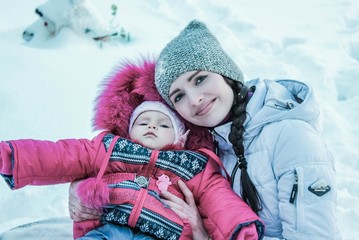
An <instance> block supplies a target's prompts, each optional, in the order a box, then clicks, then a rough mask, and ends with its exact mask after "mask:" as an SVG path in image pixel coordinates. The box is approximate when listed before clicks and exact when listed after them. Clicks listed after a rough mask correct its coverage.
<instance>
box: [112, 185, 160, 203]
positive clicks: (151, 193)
mask: <svg viewBox="0 0 359 240" xmlns="http://www.w3.org/2000/svg"><path fill="white" fill-rule="evenodd" d="M107 186H108V187H109V188H125V189H133V190H136V191H140V190H141V187H140V186H139V185H138V184H137V183H135V182H134V181H132V180H125V181H122V182H119V183H114V184H108V185H107ZM148 194H149V195H151V196H152V197H154V198H156V199H157V200H158V201H161V198H160V195H159V194H158V192H157V191H154V190H148Z"/></svg>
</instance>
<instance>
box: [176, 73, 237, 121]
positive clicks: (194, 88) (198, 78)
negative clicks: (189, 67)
mask: <svg viewBox="0 0 359 240" xmlns="http://www.w3.org/2000/svg"><path fill="white" fill-rule="evenodd" d="M169 94H170V95H169V96H170V99H171V102H172V103H173V105H174V107H175V109H176V111H177V112H178V113H179V114H180V115H181V116H182V117H183V118H184V119H186V120H187V121H189V122H191V123H193V124H195V125H198V126H204V127H214V126H216V125H218V124H219V123H221V122H222V121H223V120H224V118H225V117H226V116H227V115H228V113H229V111H230V110H231V107H232V103H233V90H232V89H231V87H230V86H229V85H228V84H227V83H226V82H225V80H224V78H223V77H222V76H221V75H219V74H217V73H212V72H207V71H190V72H187V73H184V74H182V75H181V76H179V77H178V78H177V79H176V80H175V81H174V82H173V83H172V85H171V87H170V93H169Z"/></svg>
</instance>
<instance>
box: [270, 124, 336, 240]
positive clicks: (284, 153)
mask: <svg viewBox="0 0 359 240" xmlns="http://www.w3.org/2000/svg"><path fill="white" fill-rule="evenodd" d="M288 133H290V134H288ZM273 159H274V162H273V170H274V174H275V177H276V180H277V184H278V187H277V189H278V198H279V199H278V202H279V206H278V207H279V216H280V217H281V219H280V220H281V223H282V227H283V237H284V238H285V239H293V240H296V239H314V238H315V239H318V240H320V239H322V240H324V239H341V237H340V232H339V230H338V226H337V222H336V199H337V193H336V191H337V190H336V185H335V169H334V160H333V157H332V155H331V154H330V153H329V151H328V150H327V147H326V145H325V144H324V142H323V140H322V138H321V136H320V135H319V133H317V132H316V131H315V130H314V129H313V128H312V127H311V126H310V125H308V124H307V123H305V122H303V121H298V120H293V121H285V124H284V127H283V128H282V130H281V131H280V132H279V133H278V140H277V144H275V151H274V156H273ZM293 187H294V188H293Z"/></svg>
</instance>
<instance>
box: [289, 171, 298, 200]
mask: <svg viewBox="0 0 359 240" xmlns="http://www.w3.org/2000/svg"><path fill="white" fill-rule="evenodd" d="M297 194H298V174H297V171H294V184H293V187H292V192H291V193H290V198H289V202H290V203H293V204H294V201H295V198H296V197H297Z"/></svg>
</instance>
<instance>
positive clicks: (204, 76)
mask: <svg viewBox="0 0 359 240" xmlns="http://www.w3.org/2000/svg"><path fill="white" fill-rule="evenodd" d="M206 77H207V75H201V76H198V77H197V78H196V81H195V84H196V85H198V84H200V83H201V82H203V81H204V80H205V79H206Z"/></svg>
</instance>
